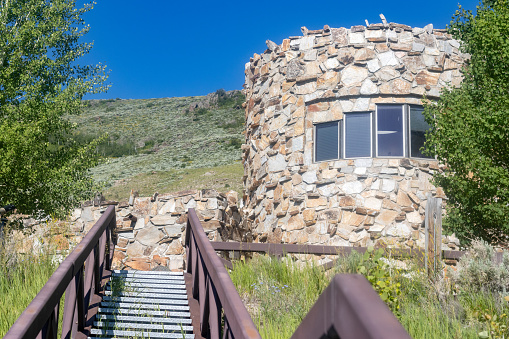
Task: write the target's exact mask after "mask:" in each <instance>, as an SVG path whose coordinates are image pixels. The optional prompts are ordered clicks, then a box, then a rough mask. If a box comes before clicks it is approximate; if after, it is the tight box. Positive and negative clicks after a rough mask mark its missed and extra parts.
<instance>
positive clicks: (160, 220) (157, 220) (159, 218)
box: [150, 214, 177, 226]
mask: <svg viewBox="0 0 509 339" xmlns="http://www.w3.org/2000/svg"><path fill="white" fill-rule="evenodd" d="M176 220H177V218H175V217H172V216H170V215H161V214H158V215H156V216H154V217H152V218H151V219H150V222H151V223H152V224H154V225H155V226H166V225H170V224H174V223H175V221H176Z"/></svg>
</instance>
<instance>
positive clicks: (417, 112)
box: [410, 106, 432, 158]
mask: <svg viewBox="0 0 509 339" xmlns="http://www.w3.org/2000/svg"><path fill="white" fill-rule="evenodd" d="M423 111H424V109H423V108H422V107H415V106H410V156H411V157H417V158H432V157H430V156H427V155H424V154H422V153H421V151H420V149H421V147H423V146H424V141H425V135H426V131H427V130H428V129H429V128H430V126H429V125H428V123H427V122H426V121H425V120H424V115H422V112H423Z"/></svg>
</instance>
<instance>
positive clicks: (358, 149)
mask: <svg viewBox="0 0 509 339" xmlns="http://www.w3.org/2000/svg"><path fill="white" fill-rule="evenodd" d="M370 156H371V114H370V113H347V114H345V158H362V157H370Z"/></svg>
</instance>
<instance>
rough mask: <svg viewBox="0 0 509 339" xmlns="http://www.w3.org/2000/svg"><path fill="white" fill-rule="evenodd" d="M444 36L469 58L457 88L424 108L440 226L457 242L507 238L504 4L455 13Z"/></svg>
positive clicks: (508, 89) (497, 0)
mask: <svg viewBox="0 0 509 339" xmlns="http://www.w3.org/2000/svg"><path fill="white" fill-rule="evenodd" d="M448 28H449V32H450V33H451V34H452V35H453V37H454V38H456V39H458V40H460V41H462V44H461V49H462V51H463V52H465V53H468V54H470V60H469V61H468V63H467V64H466V66H465V67H464V70H463V75H464V80H463V82H462V84H461V86H460V87H458V88H446V89H444V90H442V93H441V97H440V100H439V101H438V102H437V103H429V104H427V105H426V113H425V114H426V118H427V121H428V123H430V124H431V125H432V126H433V127H432V129H431V130H430V131H429V133H428V134H427V135H426V138H427V141H426V144H425V148H426V150H427V153H428V154H430V155H436V156H437V158H438V160H439V161H440V162H442V163H444V164H446V165H447V168H446V169H445V171H444V172H443V173H441V174H439V175H437V176H436V179H435V180H436V184H437V185H440V186H442V187H443V189H444V191H445V193H446V195H447V196H448V198H449V201H448V213H447V214H448V215H447V220H446V221H447V226H448V227H450V229H451V230H452V231H455V232H456V233H457V234H458V235H459V236H460V237H462V238H463V239H472V238H474V237H480V238H483V239H485V240H488V241H496V240H497V239H498V240H503V239H502V238H501V236H502V235H504V234H509V145H508V142H509V0H491V1H486V0H485V1H484V2H481V3H480V4H479V6H478V7H477V10H476V13H475V14H474V13H472V12H471V11H468V10H465V9H463V8H461V6H460V8H459V9H458V10H457V11H456V13H455V15H454V17H453V20H452V22H451V24H450V26H449V27H448Z"/></svg>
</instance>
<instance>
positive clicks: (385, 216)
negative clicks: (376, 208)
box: [375, 211, 398, 225]
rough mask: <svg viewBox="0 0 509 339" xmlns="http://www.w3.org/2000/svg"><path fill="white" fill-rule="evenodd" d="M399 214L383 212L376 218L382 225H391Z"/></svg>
mask: <svg viewBox="0 0 509 339" xmlns="http://www.w3.org/2000/svg"><path fill="white" fill-rule="evenodd" d="M397 215H398V212H396V211H382V213H380V214H379V215H378V216H377V217H376V218H375V221H376V222H377V223H379V224H382V225H389V224H390V223H392V222H393V221H394V219H396V216H397Z"/></svg>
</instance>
